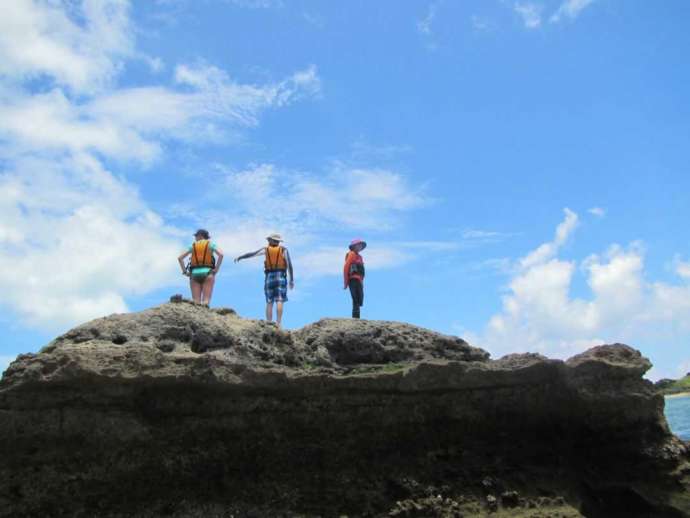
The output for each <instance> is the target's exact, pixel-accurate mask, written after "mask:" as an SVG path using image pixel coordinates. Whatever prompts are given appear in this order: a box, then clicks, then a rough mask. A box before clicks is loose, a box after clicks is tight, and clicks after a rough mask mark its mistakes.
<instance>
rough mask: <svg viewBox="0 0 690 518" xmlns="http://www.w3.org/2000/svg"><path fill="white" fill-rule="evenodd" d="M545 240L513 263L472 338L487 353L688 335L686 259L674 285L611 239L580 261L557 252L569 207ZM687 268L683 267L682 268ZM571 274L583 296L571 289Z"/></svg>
mask: <svg viewBox="0 0 690 518" xmlns="http://www.w3.org/2000/svg"><path fill="white" fill-rule="evenodd" d="M564 213H565V218H564V220H563V221H562V222H561V223H560V224H559V225H558V227H557V229H556V233H555V236H554V238H553V240H552V241H549V242H547V243H544V244H542V245H540V246H539V247H537V248H536V249H535V250H533V251H532V252H530V253H528V254H527V255H525V256H524V257H523V258H521V259H518V260H517V261H515V266H514V267H513V269H512V273H511V278H510V281H509V283H508V287H507V293H506V294H505V295H504V296H503V298H502V309H501V311H500V312H499V313H497V314H495V315H494V316H492V317H491V319H490V320H489V322H488V324H487V326H486V328H485V329H484V330H483V331H482V332H481V333H479V334H476V335H473V334H471V335H470V336H471V341H474V342H476V344H477V345H479V346H481V347H484V348H486V349H487V350H489V351H490V352H491V353H492V354H493V355H496V356H500V355H503V354H506V353H509V352H526V351H530V352H539V353H542V354H545V355H548V356H550V357H558V358H566V357H569V356H572V355H573V354H577V353H579V352H581V351H583V350H584V349H586V348H588V347H591V346H594V345H598V344H602V343H613V342H624V343H629V344H630V345H633V346H635V345H636V342H637V341H642V342H645V341H649V340H653V341H654V342H663V341H665V340H668V341H676V342H677V341H678V340H679V339H680V338H679V337H681V338H682V337H688V336H690V284H688V283H687V282H686V281H687V277H685V276H684V273H686V270H685V266H686V264H685V263H680V264H681V266H680V267H679V268H678V271H677V273H678V275H679V282H678V283H676V284H670V283H664V282H650V281H648V280H647V279H646V276H645V265H644V256H645V252H644V248H643V246H642V245H641V244H640V243H632V244H630V245H629V246H627V247H622V246H620V245H616V244H614V245H611V246H610V247H609V248H608V249H607V250H606V251H605V252H604V253H603V254H592V255H590V256H588V257H587V258H586V259H584V260H583V261H580V262H579V263H578V262H577V261H575V260H563V259H560V258H559V257H558V254H559V251H560V249H561V248H562V246H563V244H564V243H565V242H566V240H567V239H569V238H570V237H571V236H572V233H573V232H574V230H575V229H576V227H577V223H578V216H577V214H575V213H574V212H573V211H570V210H569V209H565V210H564ZM688 271H690V270H688ZM578 273H581V274H582V275H584V277H585V281H586V285H587V287H588V289H589V294H588V296H587V297H575V296H573V295H572V294H571V291H572V289H573V283H574V282H575V277H576V275H577V274H578Z"/></svg>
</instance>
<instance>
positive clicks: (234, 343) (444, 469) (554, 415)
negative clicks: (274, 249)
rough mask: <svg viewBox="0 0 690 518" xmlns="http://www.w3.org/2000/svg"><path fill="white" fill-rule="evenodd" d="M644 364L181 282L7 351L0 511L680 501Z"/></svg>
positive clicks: (680, 464)
mask: <svg viewBox="0 0 690 518" xmlns="http://www.w3.org/2000/svg"><path fill="white" fill-rule="evenodd" d="M650 366H651V365H650V362H649V361H648V360H647V359H646V358H643V357H642V356H641V355H640V353H639V352H637V351H636V350H634V349H632V348H630V347H627V346H625V345H620V344H616V345H605V346H600V347H595V348H593V349H590V350H589V351H586V352H585V353H583V354H580V355H577V356H575V357H573V358H571V359H569V360H568V361H565V362H563V361H560V360H550V359H547V358H545V357H543V356H540V355H536V354H513V355H508V356H505V357H503V358H500V359H498V360H490V359H489V355H488V354H487V353H486V352H484V351H482V350H481V349H477V348H474V347H471V346H470V345H469V344H467V343H466V342H465V341H463V340H461V339H460V338H455V337H450V336H444V335H440V334H437V333H434V332H431V331H428V330H425V329H421V328H418V327H414V326H411V325H406V324H401V323H394V322H374V321H356V320H349V319H348V320H342V319H324V320H321V321H319V322H317V323H315V324H312V325H309V326H307V327H305V328H303V329H300V330H297V331H292V332H290V331H283V330H279V329H277V328H276V327H275V326H274V325H273V324H269V323H266V322H262V321H255V320H246V319H243V318H240V317H239V316H237V315H236V314H235V312H234V311H232V310H230V309H208V308H206V307H203V306H197V305H194V304H191V303H188V302H185V301H181V302H177V303H170V304H164V305H162V306H159V307H156V308H153V309H150V310H147V311H143V312H141V313H133V314H125V315H113V316H110V317H106V318H101V319H98V320H94V321H92V322H89V323H87V324H84V325H82V326H79V327H77V328H75V329H73V330H72V331H69V332H68V333H66V334H64V335H63V336H60V337H58V338H57V339H55V340H54V341H53V342H51V343H50V344H48V345H47V346H46V347H44V348H43V349H42V350H41V351H40V352H39V353H38V354H25V355H20V356H19V357H18V358H17V360H16V361H15V362H14V363H12V364H11V365H10V367H9V368H8V369H7V371H6V372H5V374H4V376H3V378H2V381H1V382H0V439H1V441H0V445H1V449H2V451H0V480H1V481H2V483H1V484H0V516H3V517H9V516H12V517H16V516H84V517H87V516H88V517H91V516H105V517H115V516H122V517H125V516H127V517H129V516H135V517H137V516H138V517H153V516H180V517H181V516H219V517H220V516H227V517H230V516H236V517H237V516H342V515H348V516H398V517H407V516H439V517H446V516H448V517H451V516H484V515H487V514H493V515H495V516H534V517H536V516H581V515H584V516H592V517H611V516H626V517H634V516H640V517H641V516H654V517H663V516H669V517H675V516H689V515H690V493H689V491H688V488H689V487H690V464H689V463H688V460H689V459H688V447H687V445H686V444H684V443H683V442H681V441H680V440H679V439H678V438H676V437H674V436H673V435H672V434H671V433H670V431H669V429H668V426H667V424H666V421H665V419H664V415H663V405H664V400H663V397H662V396H660V395H659V394H657V392H656V390H655V388H654V386H653V385H652V384H651V383H650V382H648V381H645V380H644V379H643V378H642V375H643V374H644V372H646V371H647V370H648V369H649V368H650Z"/></svg>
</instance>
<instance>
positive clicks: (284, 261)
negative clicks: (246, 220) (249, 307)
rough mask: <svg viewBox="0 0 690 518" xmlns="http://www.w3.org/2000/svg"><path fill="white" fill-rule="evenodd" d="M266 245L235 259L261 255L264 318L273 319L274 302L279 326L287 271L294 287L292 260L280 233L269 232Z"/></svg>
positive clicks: (284, 300)
mask: <svg viewBox="0 0 690 518" xmlns="http://www.w3.org/2000/svg"><path fill="white" fill-rule="evenodd" d="M266 239H267V240H268V246H265V247H263V248H259V249H258V250H257V251H256V252H249V253H248V254H244V255H241V256H239V257H238V258H236V259H235V262H236V263H237V262H239V261H241V260H242V259H249V258H250V257H257V256H260V255H263V256H265V257H266V259H265V260H264V273H265V274H266V278H265V280H264V294H265V295H266V320H268V321H269V322H271V321H272V320H273V303H274V302H275V304H276V324H278V327H280V322H281V321H282V319H283V302H287V300H288V297H287V289H288V281H287V273H288V272H289V274H290V289H293V288H294V287H295V278H294V276H293V272H292V261H291V260H290V253H289V252H288V249H287V248H285V247H284V246H282V245H281V244H280V242H281V241H282V240H283V238H282V237H281V236H280V234H271V235H270V236H268V237H267V238H266Z"/></svg>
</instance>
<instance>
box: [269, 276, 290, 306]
mask: <svg viewBox="0 0 690 518" xmlns="http://www.w3.org/2000/svg"><path fill="white" fill-rule="evenodd" d="M264 294H265V295H266V302H267V303H273V302H287V299H288V297H287V272H285V271H283V270H276V271H272V272H266V280H265V281H264Z"/></svg>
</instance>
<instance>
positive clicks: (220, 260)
mask: <svg viewBox="0 0 690 518" xmlns="http://www.w3.org/2000/svg"><path fill="white" fill-rule="evenodd" d="M213 252H214V253H215V254H216V256H217V257H218V261H217V262H216V267H215V268H214V269H213V274H214V275H215V274H216V273H218V270H220V265H221V264H223V251H222V250H221V249H220V248H218V247H216V249H215V250H214V251H213Z"/></svg>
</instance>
